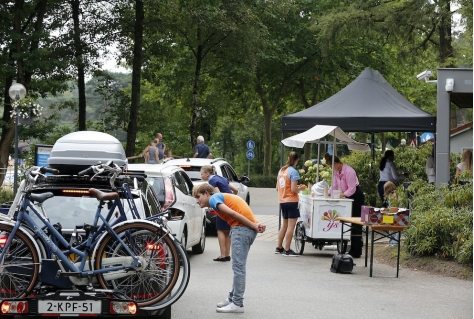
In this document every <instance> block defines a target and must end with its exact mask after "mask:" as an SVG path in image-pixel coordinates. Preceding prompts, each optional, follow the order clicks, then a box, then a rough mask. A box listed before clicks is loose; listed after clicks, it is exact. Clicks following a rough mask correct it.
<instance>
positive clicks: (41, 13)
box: [0, 0, 70, 181]
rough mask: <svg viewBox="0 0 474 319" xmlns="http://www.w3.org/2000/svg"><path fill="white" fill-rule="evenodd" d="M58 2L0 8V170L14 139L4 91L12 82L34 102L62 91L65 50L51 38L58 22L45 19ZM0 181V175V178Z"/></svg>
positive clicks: (65, 73)
mask: <svg viewBox="0 0 474 319" xmlns="http://www.w3.org/2000/svg"><path fill="white" fill-rule="evenodd" d="M60 5H61V1H59V0H56V1H46V0H40V1H35V2H32V1H21V0H17V1H13V2H3V3H2V4H1V5H0V22H1V25H2V26H4V28H3V29H2V31H1V33H0V41H1V42H2V43H4V44H5V45H4V46H3V47H2V49H1V51H0V65H1V67H0V84H1V87H3V94H2V99H1V102H2V104H3V106H4V107H3V117H2V122H1V137H0V167H1V168H6V167H7V165H8V157H9V153H10V147H11V145H12V141H13V139H14V130H15V125H14V118H13V117H12V116H11V111H12V105H11V101H10V96H9V95H8V89H9V87H10V86H11V84H12V83H13V82H14V81H16V82H18V83H22V84H23V85H24V86H25V88H26V89H27V92H28V96H29V98H30V99H31V100H32V101H34V100H35V99H36V98H38V97H40V96H45V95H46V94H47V93H48V92H52V93H53V94H54V93H55V92H57V91H61V90H64V89H65V88H66V87H67V85H66V80H67V79H68V77H69V74H68V68H67V66H68V65H69V62H70V61H69V60H68V59H67V57H68V56H69V55H68V54H67V50H66V49H65V48H64V47H62V46H61V43H60V42H57V38H55V37H51V35H50V34H51V33H54V30H56V28H58V26H60V25H61V23H62V22H61V21H57V20H51V19H48V18H49V17H50V15H51V14H52V12H54V11H56V10H58V9H59V7H60ZM0 179H1V180H2V181H3V176H1V177H0Z"/></svg>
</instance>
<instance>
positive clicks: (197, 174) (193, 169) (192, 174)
mask: <svg viewBox="0 0 474 319" xmlns="http://www.w3.org/2000/svg"><path fill="white" fill-rule="evenodd" d="M179 167H181V168H182V169H183V170H184V171H185V172H186V174H187V175H188V176H189V178H190V179H191V180H192V181H200V180H202V179H201V166H191V165H179Z"/></svg>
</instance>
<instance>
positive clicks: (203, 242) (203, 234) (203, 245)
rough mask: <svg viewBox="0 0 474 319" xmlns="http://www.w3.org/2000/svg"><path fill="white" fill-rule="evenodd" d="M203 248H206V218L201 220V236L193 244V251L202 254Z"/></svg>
mask: <svg viewBox="0 0 474 319" xmlns="http://www.w3.org/2000/svg"><path fill="white" fill-rule="evenodd" d="M205 248H206V220H203V222H202V229H201V238H200V239H199V243H197V244H196V245H194V246H193V253H195V254H202V253H203V252H204V249H205Z"/></svg>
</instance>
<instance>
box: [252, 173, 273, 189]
mask: <svg viewBox="0 0 474 319" xmlns="http://www.w3.org/2000/svg"><path fill="white" fill-rule="evenodd" d="M276 180H277V178H276V176H263V175H253V176H251V177H250V182H249V183H248V184H247V186H248V187H261V188H275V187H276Z"/></svg>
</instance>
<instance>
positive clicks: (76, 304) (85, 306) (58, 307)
mask: <svg viewBox="0 0 474 319" xmlns="http://www.w3.org/2000/svg"><path fill="white" fill-rule="evenodd" d="M101 312H102V301H100V300H38V313H40V314H47V313H71V314H82V313H89V314H91V313H96V314H100V313H101Z"/></svg>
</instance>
